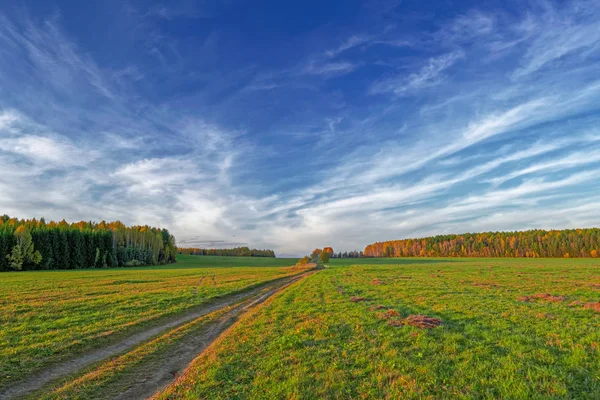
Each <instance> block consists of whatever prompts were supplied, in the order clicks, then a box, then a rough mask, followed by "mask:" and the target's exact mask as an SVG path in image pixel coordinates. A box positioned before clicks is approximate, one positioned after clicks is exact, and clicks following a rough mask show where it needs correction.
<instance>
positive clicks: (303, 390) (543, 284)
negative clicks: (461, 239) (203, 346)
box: [158, 259, 600, 399]
mask: <svg viewBox="0 0 600 400" xmlns="http://www.w3.org/2000/svg"><path fill="white" fill-rule="evenodd" d="M599 301H600V260H594V259H578V260H573V259H568V260H565V259H356V260H332V262H331V263H330V264H329V268H327V269H325V270H322V271H319V272H318V273H316V274H314V275H312V276H310V277H309V278H307V279H304V280H302V281H301V282H299V283H297V284H294V285H293V286H291V287H290V288H289V289H288V290H286V291H284V292H282V293H280V294H278V295H277V296H275V297H273V298H272V299H270V300H269V301H267V302H266V303H265V304H264V305H263V306H261V307H259V308H256V309H254V310H252V311H250V312H249V313H248V314H247V315H246V316H244V317H243V319H242V321H241V323H240V324H237V325H235V326H234V327H232V328H231V329H230V330H229V331H228V332H227V333H226V334H225V335H224V336H222V337H221V338H220V339H219V340H217V342H215V343H214V344H213V346H211V347H210V348H209V349H208V350H207V351H206V352H205V353H204V354H203V355H201V356H200V357H199V358H198V359H196V360H195V362H194V363H193V365H192V367H191V368H190V369H189V370H188V372H187V374H185V375H183V376H182V377H181V378H180V379H179V380H178V381H177V382H176V383H175V384H174V385H173V386H171V387H170V388H168V389H167V390H166V391H164V392H163V393H162V394H160V395H159V396H158V397H159V398H161V399H179V398H187V399H197V398H211V399H250V398H273V399H278V398H296V399H317V398H332V399H334V398H337V399H342V398H343V399H348V398H389V399H396V398H408V399H473V398H481V399H498V398H503V399H525V398H527V399H574V398H577V399H598V398H600V308H598V306H599V305H600V304H599V303H598V302H599ZM411 315H412V316H414V315H422V316H427V317H430V318H431V319H430V321H433V323H432V324H430V325H427V326H430V328H429V329H428V328H425V327H424V326H426V325H424V324H423V323H422V320H420V319H419V318H417V319H413V318H412V317H410V316H411ZM415 321H416V323H415ZM438 324H439V326H437V325H438ZM436 326H437V327H436Z"/></svg>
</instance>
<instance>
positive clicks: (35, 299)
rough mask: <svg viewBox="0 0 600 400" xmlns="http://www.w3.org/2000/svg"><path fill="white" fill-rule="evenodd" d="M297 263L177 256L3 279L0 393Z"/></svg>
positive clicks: (14, 274) (273, 276)
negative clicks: (166, 261)
mask: <svg viewBox="0 0 600 400" xmlns="http://www.w3.org/2000/svg"><path fill="white" fill-rule="evenodd" d="M295 262H296V260H295V259H279V258H250V257H198V256H181V255H180V256H178V262H177V263H176V264H171V265H164V266H154V267H136V268H115V269H85V270H71V271H68V270H59V271H27V272H6V273H2V274H0V316H1V318H0V387H3V386H6V385H8V384H10V383H11V382H15V381H18V380H20V379H22V378H24V377H26V376H28V375H30V374H32V373H34V372H36V371H38V370H40V369H43V368H44V367H48V366H51V365H52V364H53V363H55V362H58V361H61V360H63V359H65V358H68V357H72V356H73V355H76V354H80V353H83V352H85V351H88V350H90V349H92V348H96V347H101V346H103V345H106V344H109V343H111V342H113V341H115V340H118V339H119V337H121V336H123V335H125V334H130V333H132V332H135V331H137V330H140V329H143V328H144V327H145V326H146V325H147V324H149V323H152V322H153V321H156V320H157V319H159V318H160V317H166V316H168V315H173V314H177V313H181V312H182V311H185V310H186V309H189V308H191V307H194V306H197V305H200V304H203V303H207V302H210V301H211V299H214V298H215V297H218V296H223V295H225V294H228V293H232V292H237V291H241V290H244V289H246V288H249V287H252V286H255V285H257V284H260V283H262V282H266V281H269V280H273V279H277V278H280V277H283V276H286V275H289V274H292V273H293V272H294V271H290V269H289V268H284V267H288V266H290V265H293V264H294V263H295Z"/></svg>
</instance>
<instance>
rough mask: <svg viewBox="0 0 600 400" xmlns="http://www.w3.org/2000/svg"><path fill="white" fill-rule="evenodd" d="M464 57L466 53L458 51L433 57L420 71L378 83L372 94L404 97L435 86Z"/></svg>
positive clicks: (372, 87) (372, 88)
mask: <svg viewBox="0 0 600 400" xmlns="http://www.w3.org/2000/svg"><path fill="white" fill-rule="evenodd" d="M464 56H465V53H464V52H463V51H462V50H456V51H452V52H450V53H445V54H442V55H439V56H437V57H432V58H430V59H429V60H428V62H427V64H426V65H424V66H423V67H421V69H420V70H419V71H417V72H414V73H412V74H409V75H408V76H399V77H395V78H392V79H385V80H382V81H379V82H376V83H375V84H374V85H372V86H371V88H370V92H371V93H386V92H392V93H394V94H395V95H404V94H408V93H413V92H416V91H418V90H420V89H423V88H427V87H431V86H435V85H437V84H439V83H440V82H441V81H442V75H441V74H442V72H443V71H444V70H446V69H448V68H450V67H452V66H453V65H454V64H456V62H457V61H458V60H460V59H462V58H464Z"/></svg>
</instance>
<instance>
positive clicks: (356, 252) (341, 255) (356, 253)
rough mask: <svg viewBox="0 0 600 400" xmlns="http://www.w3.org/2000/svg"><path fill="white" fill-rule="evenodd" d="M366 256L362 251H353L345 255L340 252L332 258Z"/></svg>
mask: <svg viewBox="0 0 600 400" xmlns="http://www.w3.org/2000/svg"><path fill="white" fill-rule="evenodd" d="M364 256H365V255H364V253H363V252H362V251H358V250H353V251H344V252H343V253H342V252H341V251H340V252H339V253H337V254H336V253H333V254H332V255H331V258H363V257H364Z"/></svg>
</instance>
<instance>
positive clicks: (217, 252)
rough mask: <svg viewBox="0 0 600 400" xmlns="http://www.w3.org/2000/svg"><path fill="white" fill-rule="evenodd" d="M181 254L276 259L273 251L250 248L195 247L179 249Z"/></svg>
mask: <svg viewBox="0 0 600 400" xmlns="http://www.w3.org/2000/svg"><path fill="white" fill-rule="evenodd" d="M177 252H178V253H179V254H189V255H192V256H230V257H275V252H274V251H273V250H257V249H251V248H249V247H235V248H233V249H197V248H194V247H189V248H183V247H180V248H178V249H177Z"/></svg>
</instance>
